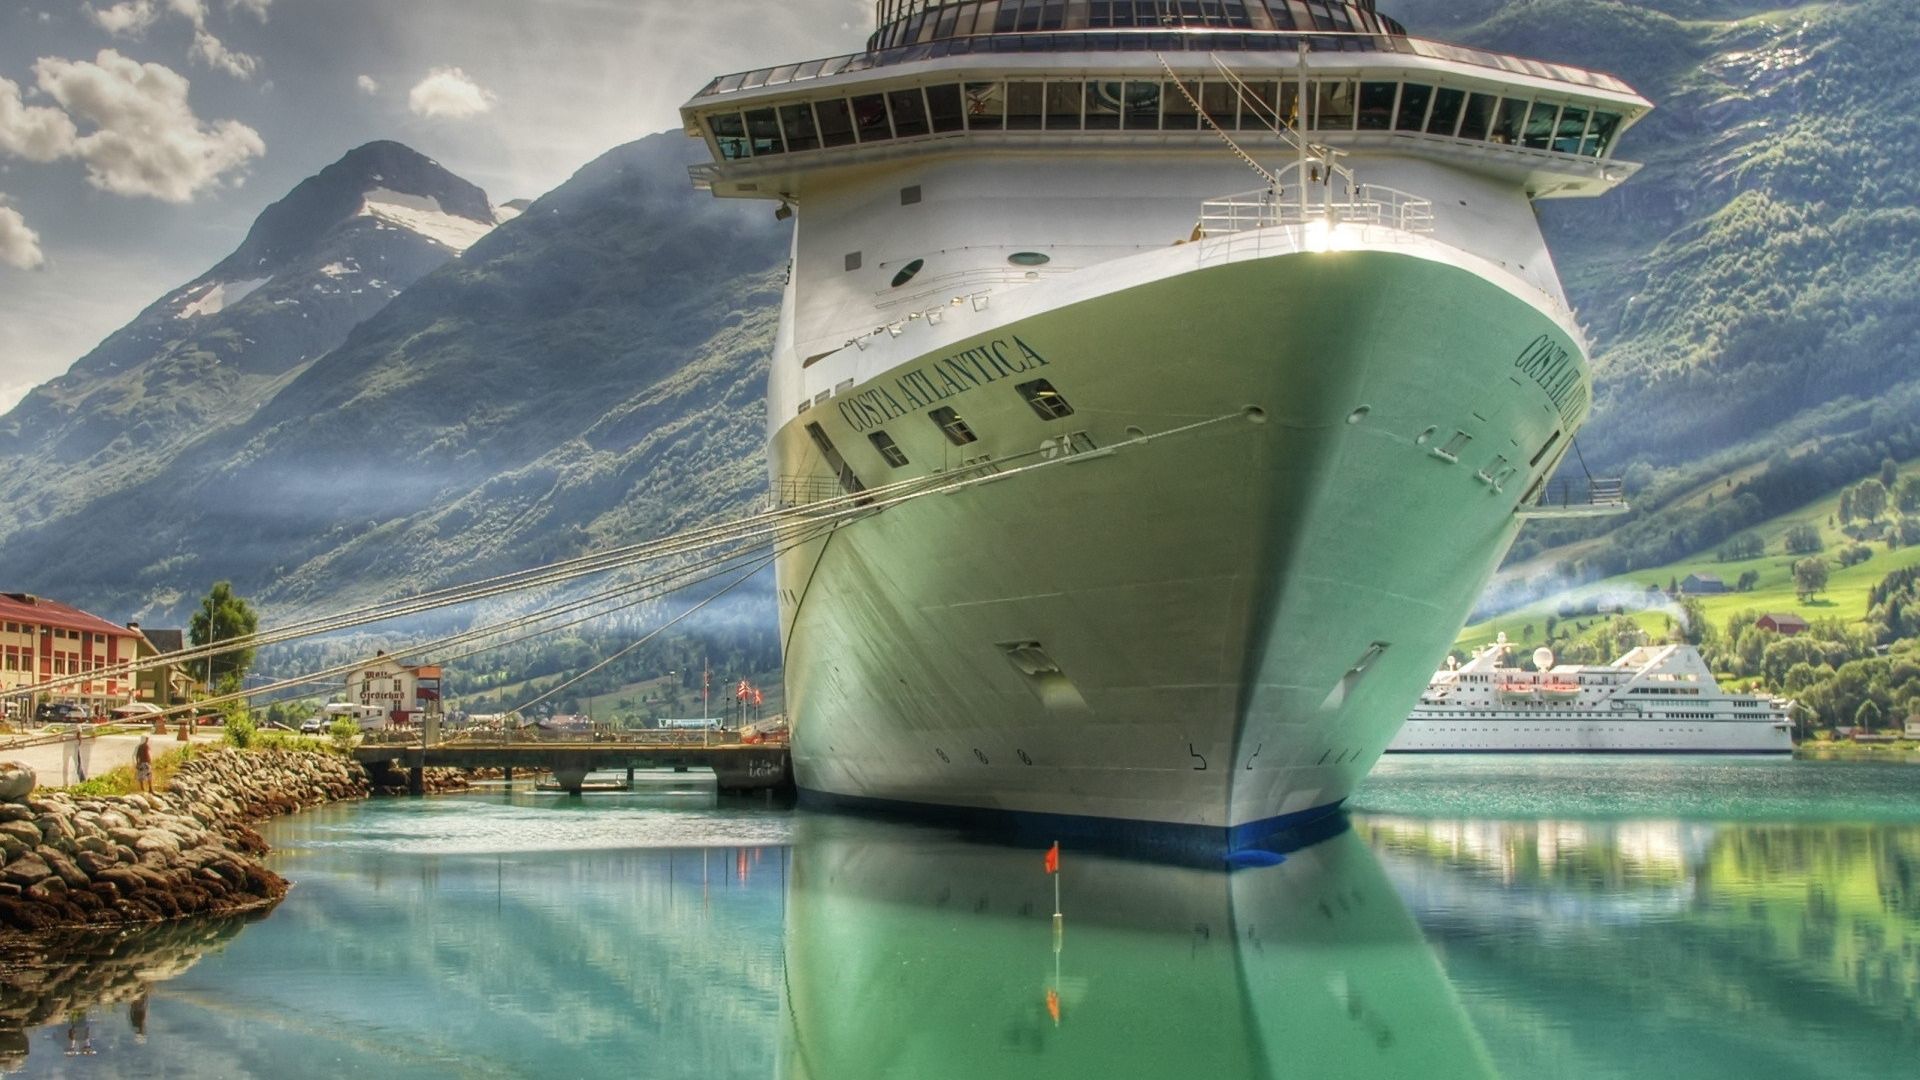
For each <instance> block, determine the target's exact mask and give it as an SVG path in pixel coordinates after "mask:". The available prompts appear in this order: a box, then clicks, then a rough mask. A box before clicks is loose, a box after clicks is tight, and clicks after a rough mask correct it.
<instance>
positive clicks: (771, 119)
mask: <svg viewBox="0 0 1920 1080" xmlns="http://www.w3.org/2000/svg"><path fill="white" fill-rule="evenodd" d="M747 141H748V142H749V143H751V144H752V145H753V156H754V157H762V156H765V155H767V154H784V153H786V152H787V144H786V143H784V142H782V141H781V139H780V121H779V119H778V118H776V117H775V116H774V113H773V110H772V109H754V110H752V111H751V112H749V113H747Z"/></svg>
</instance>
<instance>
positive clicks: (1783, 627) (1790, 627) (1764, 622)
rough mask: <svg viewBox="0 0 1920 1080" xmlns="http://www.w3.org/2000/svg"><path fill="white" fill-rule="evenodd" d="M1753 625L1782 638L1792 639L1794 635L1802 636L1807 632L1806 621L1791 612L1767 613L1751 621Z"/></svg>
mask: <svg viewBox="0 0 1920 1080" xmlns="http://www.w3.org/2000/svg"><path fill="white" fill-rule="evenodd" d="M1753 625H1755V626H1757V627H1759V628H1760V629H1762V630H1771V631H1773V632H1774V633H1776V634H1779V635H1781V636H1782V637H1792V636H1793V635H1795V634H1804V633H1806V631H1807V620H1805V619H1803V618H1801V617H1800V616H1798V615H1795V614H1792V613H1791V612H1788V613H1777V612H1772V611H1769V612H1767V613H1766V614H1765V615H1762V616H1760V617H1759V618H1758V619H1755V620H1753Z"/></svg>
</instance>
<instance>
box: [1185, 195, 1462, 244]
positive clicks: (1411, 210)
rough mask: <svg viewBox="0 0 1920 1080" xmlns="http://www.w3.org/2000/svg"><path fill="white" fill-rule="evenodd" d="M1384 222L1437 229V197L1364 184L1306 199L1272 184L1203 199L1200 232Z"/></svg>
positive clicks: (1213, 233)
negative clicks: (1278, 189) (1319, 223)
mask: <svg viewBox="0 0 1920 1080" xmlns="http://www.w3.org/2000/svg"><path fill="white" fill-rule="evenodd" d="M1320 221H1323V222H1326V223H1327V224H1329V225H1341V224H1353V225H1378V226H1385V227H1386V228H1390V229H1398V230H1400V231H1402V232H1411V233H1430V232H1432V231H1433V200H1432V199H1423V198H1420V197H1419V196H1417V195H1411V194H1408V193H1407V192H1404V191H1400V190H1398V189H1396V188H1390V187H1383V186H1381V185H1379V184H1359V185H1356V186H1354V187H1353V188H1352V189H1351V191H1350V192H1349V193H1347V194H1346V195H1345V197H1339V196H1337V195H1335V194H1334V193H1331V192H1329V193H1325V194H1320V195H1316V194H1314V193H1312V192H1311V191H1309V193H1308V195H1307V197H1306V198H1305V199H1302V198H1301V197H1300V195H1299V194H1297V193H1293V194H1288V193H1284V192H1277V191H1274V190H1271V189H1262V190H1259V191H1247V192H1242V193H1240V194H1238V195H1225V196H1222V197H1220V198H1218V199H1208V200H1207V201H1206V202H1203V203H1201V204H1200V235H1201V236H1202V237H1208V236H1228V235H1231V234H1233V233H1241V232H1248V231H1251V230H1253V229H1265V228H1268V227H1271V226H1276V225H1280V226H1286V225H1307V224H1310V223H1312V222H1320Z"/></svg>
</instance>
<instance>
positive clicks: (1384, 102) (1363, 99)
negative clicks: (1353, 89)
mask: <svg viewBox="0 0 1920 1080" xmlns="http://www.w3.org/2000/svg"><path fill="white" fill-rule="evenodd" d="M1399 89H1400V84H1399V83H1382V82H1368V83H1361V84H1360V130H1361V131H1385V130H1387V129H1388V128H1390V127H1392V126H1393V97H1394V94H1395V93H1396V92H1397V91H1399Z"/></svg>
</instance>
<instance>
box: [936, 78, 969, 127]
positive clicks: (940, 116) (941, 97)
mask: <svg viewBox="0 0 1920 1080" xmlns="http://www.w3.org/2000/svg"><path fill="white" fill-rule="evenodd" d="M927 116H928V119H929V120H931V121H932V123H933V130H935V131H959V130H960V129H961V128H964V127H966V126H967V122H966V110H965V109H964V108H963V107H962V106H961V104H960V88H959V87H958V86H954V85H953V84H951V83H945V84H942V85H940V86H929V87H927Z"/></svg>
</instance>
